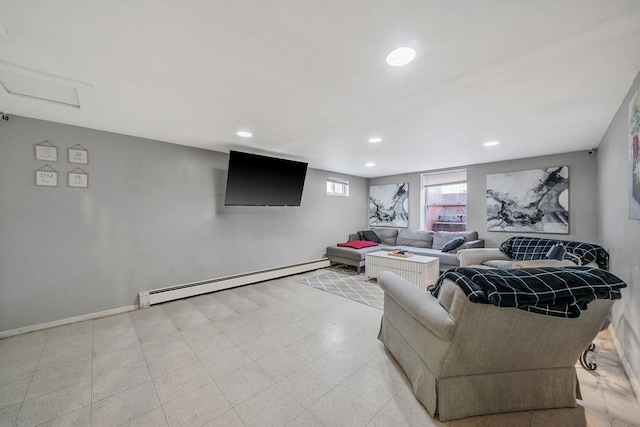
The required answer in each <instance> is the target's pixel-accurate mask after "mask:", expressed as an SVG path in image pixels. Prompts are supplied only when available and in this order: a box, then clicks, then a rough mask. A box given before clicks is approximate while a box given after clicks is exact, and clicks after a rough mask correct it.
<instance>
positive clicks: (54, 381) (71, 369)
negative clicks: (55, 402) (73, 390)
mask: <svg viewBox="0 0 640 427" xmlns="http://www.w3.org/2000/svg"><path fill="white" fill-rule="evenodd" d="M90 379H91V359H87V360H83V361H81V362H77V363H74V364H71V365H65V366H62V367H60V368H57V369H47V370H37V371H36V372H35V373H34V375H33V378H32V379H31V384H30V385H29V390H28V391H27V395H26V396H25V398H26V399H32V398H34V397H38V396H42V395H43V394H48V393H51V392H52V391H55V390H58V389H61V388H65V387H68V386H70V385H73V384H77V383H80V382H83V381H87V380H90Z"/></svg>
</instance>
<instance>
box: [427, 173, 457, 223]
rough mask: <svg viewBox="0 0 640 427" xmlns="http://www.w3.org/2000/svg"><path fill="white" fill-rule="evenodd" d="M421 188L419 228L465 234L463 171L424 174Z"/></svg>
mask: <svg viewBox="0 0 640 427" xmlns="http://www.w3.org/2000/svg"><path fill="white" fill-rule="evenodd" d="M422 185H423V188H424V194H423V197H424V199H423V200H424V209H423V210H422V215H423V221H422V224H423V227H422V228H423V229H427V230H432V231H466V230H467V171H466V169H461V170H454V171H447V172H437V173H427V174H424V175H422Z"/></svg>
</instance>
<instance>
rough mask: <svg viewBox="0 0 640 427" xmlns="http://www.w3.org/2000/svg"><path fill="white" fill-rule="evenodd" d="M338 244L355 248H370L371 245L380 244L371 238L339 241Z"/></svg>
mask: <svg viewBox="0 0 640 427" xmlns="http://www.w3.org/2000/svg"><path fill="white" fill-rule="evenodd" d="M338 246H347V247H349V248H354V249H362V248H368V247H369V246H378V244H377V243H376V242H371V241H369V240H354V241H352V242H345V243H338Z"/></svg>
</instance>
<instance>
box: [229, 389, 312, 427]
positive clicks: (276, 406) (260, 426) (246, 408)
mask: <svg viewBox="0 0 640 427" xmlns="http://www.w3.org/2000/svg"><path fill="white" fill-rule="evenodd" d="M234 409H235V410H236V412H237V413H238V415H239V416H240V418H242V421H243V422H244V423H245V424H246V425H247V427H253V426H256V427H269V426H274V427H275V426H284V425H286V424H287V423H288V422H290V421H291V420H293V419H294V418H296V417H297V416H298V415H300V414H301V413H302V412H303V411H304V408H303V407H302V406H300V404H299V403H298V402H296V401H295V400H294V399H293V397H291V396H290V395H289V394H288V393H287V392H286V391H285V390H284V389H283V388H282V387H281V386H280V385H279V384H274V385H272V386H271V387H269V388H267V389H266V390H264V391H262V392H260V393H258V394H257V395H255V396H253V397H251V398H250V399H247V400H245V401H244V402H242V403H241V404H239V405H238V406H236V407H235V408H234Z"/></svg>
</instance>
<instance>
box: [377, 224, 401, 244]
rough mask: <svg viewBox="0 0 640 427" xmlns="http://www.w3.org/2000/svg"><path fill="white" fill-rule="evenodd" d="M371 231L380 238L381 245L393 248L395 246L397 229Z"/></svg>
mask: <svg viewBox="0 0 640 427" xmlns="http://www.w3.org/2000/svg"><path fill="white" fill-rule="evenodd" d="M373 231H375V232H376V234H377V235H378V236H380V240H382V243H384V244H385V245H391V246H395V245H396V244H397V243H396V240H397V238H398V229H397V228H376V229H374V230H373Z"/></svg>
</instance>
